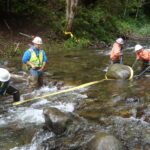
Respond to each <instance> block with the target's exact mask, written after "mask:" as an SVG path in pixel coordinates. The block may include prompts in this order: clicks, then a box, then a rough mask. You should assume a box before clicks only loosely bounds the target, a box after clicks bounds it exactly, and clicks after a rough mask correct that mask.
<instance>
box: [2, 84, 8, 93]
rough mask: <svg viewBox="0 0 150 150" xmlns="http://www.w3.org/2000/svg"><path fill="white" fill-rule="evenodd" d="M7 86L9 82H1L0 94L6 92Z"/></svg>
mask: <svg viewBox="0 0 150 150" xmlns="http://www.w3.org/2000/svg"><path fill="white" fill-rule="evenodd" d="M7 86H8V82H5V83H0V95H5V94H6V89H7Z"/></svg>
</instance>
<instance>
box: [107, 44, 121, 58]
mask: <svg viewBox="0 0 150 150" xmlns="http://www.w3.org/2000/svg"><path fill="white" fill-rule="evenodd" d="M120 56H121V45H120V44H119V43H117V42H115V43H114V44H113V47H112V50H111V54H110V59H111V60H120Z"/></svg>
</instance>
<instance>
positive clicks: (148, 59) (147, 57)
mask: <svg viewBox="0 0 150 150" xmlns="http://www.w3.org/2000/svg"><path fill="white" fill-rule="evenodd" d="M135 52H136V59H137V60H140V61H142V62H143V70H145V69H146V68H147V67H149V66H150V52H148V51H147V50H145V49H144V48H143V46H142V45H140V44H137V45H135Z"/></svg>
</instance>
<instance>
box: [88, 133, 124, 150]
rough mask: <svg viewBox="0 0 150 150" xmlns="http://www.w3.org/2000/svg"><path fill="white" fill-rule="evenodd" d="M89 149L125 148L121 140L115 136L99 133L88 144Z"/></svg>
mask: <svg viewBox="0 0 150 150" xmlns="http://www.w3.org/2000/svg"><path fill="white" fill-rule="evenodd" d="M86 149H87V150H124V149H123V146H122V144H121V142H120V141H119V140H117V139H116V138H115V137H114V136H112V135H109V134H105V133H99V134H97V135H95V136H94V137H93V138H92V139H91V140H90V141H89V143H88V144H87V148H86Z"/></svg>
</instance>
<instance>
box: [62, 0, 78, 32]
mask: <svg viewBox="0 0 150 150" xmlns="http://www.w3.org/2000/svg"><path fill="white" fill-rule="evenodd" d="M77 5H78V0H66V27H65V30H66V31H67V32H70V31H71V29H72V23H73V19H74V15H75V10H76V7H77Z"/></svg>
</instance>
